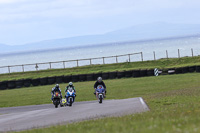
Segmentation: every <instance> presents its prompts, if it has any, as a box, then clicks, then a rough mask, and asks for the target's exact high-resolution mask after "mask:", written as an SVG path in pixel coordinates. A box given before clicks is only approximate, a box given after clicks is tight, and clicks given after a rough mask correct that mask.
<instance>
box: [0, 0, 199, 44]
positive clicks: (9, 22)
mask: <svg viewBox="0 0 200 133" xmlns="http://www.w3.org/2000/svg"><path fill="white" fill-rule="evenodd" d="M154 22H167V23H181V24H183V23H184V24H200V0H0V44H7V45H22V44H26V43H32V42H38V41H42V40H50V39H59V38H67V37H74V36H82V35H94V34H105V33H107V32H111V31H114V30H119V29H123V28H127V27H130V26H134V25H139V24H148V23H154Z"/></svg>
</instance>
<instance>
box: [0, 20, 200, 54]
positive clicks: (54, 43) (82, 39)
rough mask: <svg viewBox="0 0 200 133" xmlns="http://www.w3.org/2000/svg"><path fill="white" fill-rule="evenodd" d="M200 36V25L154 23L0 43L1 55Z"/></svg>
mask: <svg viewBox="0 0 200 133" xmlns="http://www.w3.org/2000/svg"><path fill="white" fill-rule="evenodd" d="M193 35H194V36H197V35H199V36H200V25H197V24H196V25H195V24H169V23H152V24H143V25H137V26H133V27H129V28H125V29H121V30H117V31H113V32H109V33H106V34H102V35H87V36H76V37H70V38H61V39H53V40H45V41H41V42H35V43H29V44H24V45H16V46H10V45H6V44H1V43H0V49H1V52H0V53H1V54H2V53H12V52H24V51H38V50H50V49H55V48H56V49H59V48H70V47H84V46H93V45H99V44H109V43H117V42H130V41H132V42H135V41H145V40H156V39H165V38H175V37H177V38H178V37H187V36H193Z"/></svg>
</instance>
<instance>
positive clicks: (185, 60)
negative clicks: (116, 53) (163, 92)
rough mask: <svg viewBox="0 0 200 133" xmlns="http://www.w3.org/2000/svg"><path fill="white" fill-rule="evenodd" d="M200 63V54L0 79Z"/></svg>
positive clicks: (51, 70)
mask: <svg viewBox="0 0 200 133" xmlns="http://www.w3.org/2000/svg"><path fill="white" fill-rule="evenodd" d="M194 65H200V56H196V57H183V58H169V59H160V60H156V61H144V62H130V63H127V62H126V63H118V64H105V65H91V66H82V67H75V68H66V69H49V70H41V71H32V72H24V73H23V72H19V73H11V74H0V81H6V80H18V79H27V78H30V79H34V78H42V77H50V76H61V75H71V74H73V75H75V74H88V73H98V72H110V71H124V70H133V69H152V68H160V69H167V68H174V67H182V66H194Z"/></svg>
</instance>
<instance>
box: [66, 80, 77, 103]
mask: <svg viewBox="0 0 200 133" xmlns="http://www.w3.org/2000/svg"><path fill="white" fill-rule="evenodd" d="M69 88H72V89H73V90H74V93H75V97H76V89H75V87H74V85H73V83H72V82H69V85H68V86H67V87H66V89H65V93H66V92H67V90H68V89H69ZM65 98H67V97H66V95H65ZM74 100H75V99H74ZM67 102H68V99H67Z"/></svg>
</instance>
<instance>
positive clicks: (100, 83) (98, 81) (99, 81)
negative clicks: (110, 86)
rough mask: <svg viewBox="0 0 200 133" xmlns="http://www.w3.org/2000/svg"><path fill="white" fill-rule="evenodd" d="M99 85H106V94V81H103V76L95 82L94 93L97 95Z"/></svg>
mask: <svg viewBox="0 0 200 133" xmlns="http://www.w3.org/2000/svg"><path fill="white" fill-rule="evenodd" d="M98 85H102V86H103V87H104V89H105V94H106V85H105V83H104V82H103V81H102V78H101V77H98V78H97V81H96V82H95V84H94V95H96V89H97V86H98Z"/></svg>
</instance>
